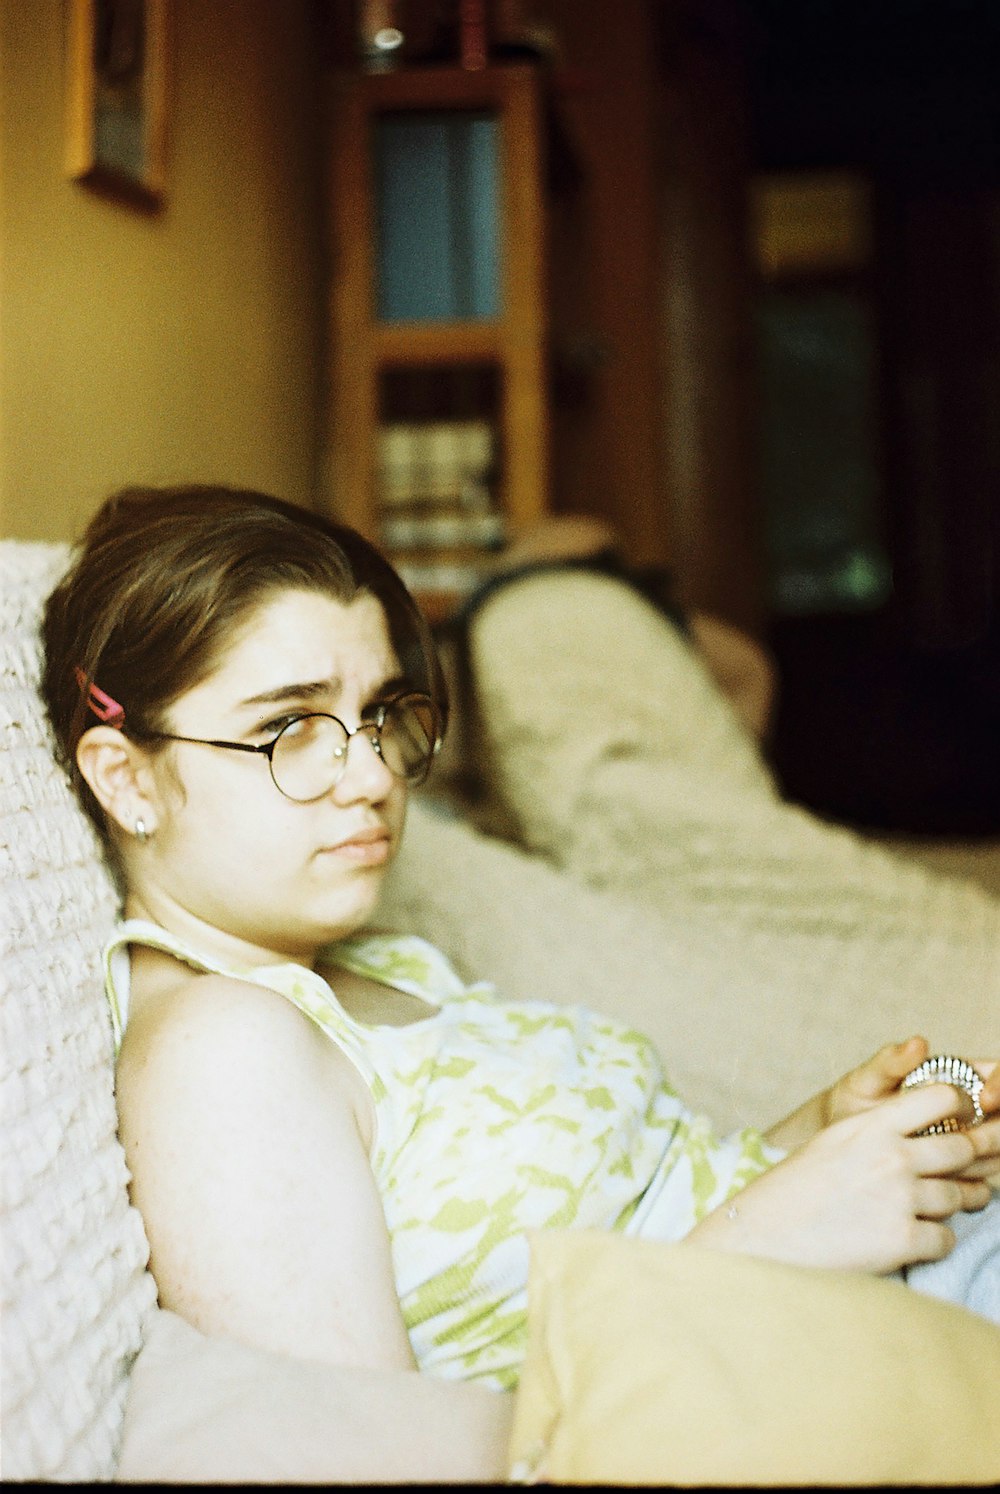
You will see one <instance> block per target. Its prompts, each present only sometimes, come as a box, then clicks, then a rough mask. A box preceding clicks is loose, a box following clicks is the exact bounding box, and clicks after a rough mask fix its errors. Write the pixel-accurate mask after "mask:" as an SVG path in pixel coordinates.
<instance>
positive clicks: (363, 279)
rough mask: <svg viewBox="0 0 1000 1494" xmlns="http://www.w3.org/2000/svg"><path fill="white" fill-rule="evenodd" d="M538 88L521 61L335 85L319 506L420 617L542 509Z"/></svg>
mask: <svg viewBox="0 0 1000 1494" xmlns="http://www.w3.org/2000/svg"><path fill="white" fill-rule="evenodd" d="M541 87H542V84H541V82H540V79H539V76H538V71H537V69H536V68H535V67H533V66H532V65H530V64H523V63H517V64H498V65H493V66H487V67H483V68H477V69H468V70H467V69H462V68H460V67H453V66H441V65H427V66H420V67H409V68H400V69H398V70H396V71H390V72H381V73H378V72H376V73H364V72H341V73H338V74H335V76H334V78H333V80H332V89H331V121H330V123H331V133H330V140H331V149H330V163H331V164H330V178H329V204H330V212H329V222H330V234H331V267H332V273H331V279H330V289H329V343H328V346H329V349H330V363H329V409H328V422H327V432H328V446H327V463H326V468H327V475H326V501H327V503H328V504H329V507H330V509H331V511H332V512H333V513H334V514H336V516H337V517H338V518H340V519H342V520H343V521H345V522H347V523H349V524H352V525H353V526H354V527H355V528H357V529H359V530H361V532H362V533H364V534H365V535H367V537H368V538H369V539H371V540H373V541H374V542H375V543H376V544H378V545H380V546H381V547H382V548H383V550H385V551H386V553H387V554H389V555H390V557H391V558H392V560H393V561H394V563H395V564H396V565H397V566H398V568H399V570H400V572H401V573H402V574H403V576H404V578H405V579H406V580H407V581H408V582H409V584H410V585H411V586H412V587H413V589H414V590H415V591H416V593H417V594H418V596H419V597H420V599H421V601H422V602H423V604H424V606H425V608H426V610H427V611H428V613H429V614H430V615H431V616H432V617H435V616H436V617H440V616H443V615H446V614H447V612H448V611H449V610H450V609H451V608H452V607H453V606H454V605H455V603H456V602H457V601H459V600H460V599H461V596H462V595H463V594H464V593H465V592H467V591H468V590H469V589H470V588H471V586H472V585H474V584H475V582H476V580H477V579H478V578H479V576H480V575H481V574H482V572H483V569H484V566H485V565H486V564H488V562H489V559H490V557H491V555H492V554H493V553H494V552H495V550H496V549H497V548H499V546H500V545H502V544H503V542H504V541H505V540H507V539H509V538H510V537H512V536H513V535H514V534H516V533H518V532H519V531H520V530H521V529H523V528H524V527H525V526H526V525H528V524H530V523H532V522H533V521H534V520H536V519H537V518H539V517H540V516H541V515H542V514H543V513H544V511H545V509H546V507H547V503H548V487H549V451H548V410H547V375H546V356H547V354H546V344H547V329H546V306H545V294H544V277H545V243H544V238H545V208H544V200H543V199H544V192H543V171H544V168H545V160H544V139H543V131H544V110H543V100H542V98H541V93H540V91H541Z"/></svg>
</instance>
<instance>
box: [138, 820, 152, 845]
mask: <svg viewBox="0 0 1000 1494" xmlns="http://www.w3.org/2000/svg"><path fill="white" fill-rule="evenodd" d="M152 833H153V832H152V831H151V830H147V829H146V821H145V820H144V819H142V817H141V816H140V817H139V818H137V819H136V822H135V838H136V840H137V841H139V843H140V844H141V845H145V844H146V842H147V841H148V840H149V838H150V836H151V835H152Z"/></svg>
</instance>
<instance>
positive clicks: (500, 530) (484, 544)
mask: <svg viewBox="0 0 1000 1494" xmlns="http://www.w3.org/2000/svg"><path fill="white" fill-rule="evenodd" d="M505 538H506V532H505V526H504V522H503V515H502V514H499V513H497V512H496V511H495V510H494V511H486V512H478V511H473V512H471V513H470V512H467V511H465V510H463V509H461V508H456V507H454V506H452V505H448V504H421V505H419V506H407V507H406V508H405V509H402V508H399V509H393V510H391V511H389V512H386V513H385V514H383V516H382V543H383V544H384V545H385V546H386V547H387V548H388V549H390V550H393V551H399V550H428V549H437V550H452V549H459V548H470V547H471V548H474V549H478V550H491V551H493V550H499V549H500V548H501V547H502V546H503V543H504V540H505Z"/></svg>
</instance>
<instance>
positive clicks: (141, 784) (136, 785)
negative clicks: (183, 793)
mask: <svg viewBox="0 0 1000 1494" xmlns="http://www.w3.org/2000/svg"><path fill="white" fill-rule="evenodd" d="M76 763H77V767H78V768H79V769H80V772H81V773H82V774H83V777H84V778H85V779H86V781H87V783H88V784H89V786H90V789H91V792H92V793H93V795H94V798H95V799H96V800H97V802H98V804H99V805H100V806H101V808H102V809H103V810H104V812H105V814H107V815H109V816H110V817H111V819H112V820H114V822H115V823H116V824H117V825H118V826H119V827H120V828H121V829H122V830H125V831H126V832H127V833H128V834H129V835H135V834H136V833H138V832H137V830H136V826H137V825H141V826H142V832H141V833H143V834H150V835H151V834H152V833H153V831H154V830H155V829H156V823H157V796H156V789H155V783H154V780H153V775H152V771H151V769H150V766H149V758H148V755H147V753H146V752H145V751H144V749H143V748H142V747H140V746H139V745H138V743H136V742H133V741H131V740H130V739H129V738H128V737H126V736H125V735H124V734H123V733H122V732H121V731H119V730H118V728H117V727H113V726H92V727H90V728H89V730H87V731H85V732H84V734H83V736H82V737H81V738H80V740H79V742H78V743H77V747H76Z"/></svg>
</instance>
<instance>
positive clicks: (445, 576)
mask: <svg viewBox="0 0 1000 1494" xmlns="http://www.w3.org/2000/svg"><path fill="white" fill-rule="evenodd" d="M394 563H395V567H396V570H397V571H398V572H399V575H400V577H401V579H402V580H403V582H404V583H405V584H406V586H408V587H409V589H410V591H411V592H413V594H414V595H415V596H416V597H418V598H419V597H421V596H426V595H427V594H428V593H439V594H443V595H446V596H454V597H466V596H468V595H469V594H470V593H471V592H473V591H474V590H475V589H476V587H477V586H479V585H480V583H481V582H483V581H485V580H486V579H487V578H488V577H489V576H490V575H491V574H492V571H491V569H490V568H489V566H488V565H487V564H486V557H484V556H483V555H471V556H465V557H455V556H448V555H442V554H440V553H438V554H432V555H427V556H421V557H413V558H411V557H409V556H406V557H404V558H398V559H396V560H395V562H394Z"/></svg>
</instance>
